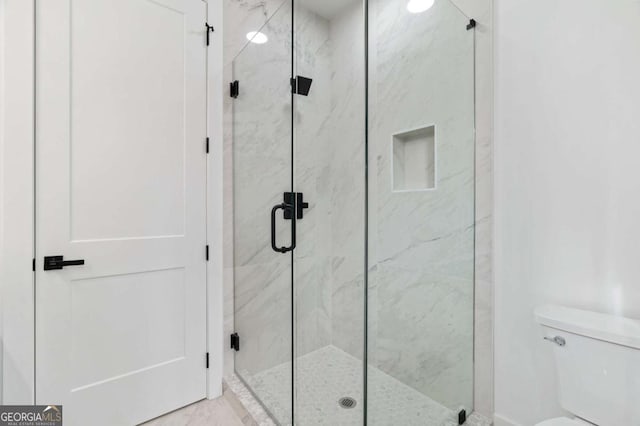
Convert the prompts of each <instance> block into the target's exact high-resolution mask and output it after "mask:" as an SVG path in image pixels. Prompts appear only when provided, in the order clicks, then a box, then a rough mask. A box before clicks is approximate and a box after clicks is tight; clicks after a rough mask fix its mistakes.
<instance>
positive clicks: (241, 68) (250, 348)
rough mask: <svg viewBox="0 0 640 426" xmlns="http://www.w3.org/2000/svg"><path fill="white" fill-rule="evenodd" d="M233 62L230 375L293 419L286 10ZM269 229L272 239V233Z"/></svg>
mask: <svg viewBox="0 0 640 426" xmlns="http://www.w3.org/2000/svg"><path fill="white" fill-rule="evenodd" d="M259 31H260V35H256V36H255V38H254V39H253V41H252V42H249V43H248V44H247V46H246V47H245V48H244V49H243V50H242V52H241V53H240V54H239V55H238V56H237V57H236V58H235V60H234V62H233V78H234V80H237V81H238V95H237V98H235V99H234V100H233V185H234V208H233V210H234V215H233V217H234V293H235V294H234V297H235V301H234V302H235V330H236V332H237V333H238V335H239V338H240V351H238V352H236V353H235V369H236V372H237V373H238V375H239V376H240V378H241V379H242V380H243V381H244V382H245V383H246V384H247V385H248V387H249V388H250V389H251V391H252V392H253V393H254V394H255V395H256V396H257V397H258V399H259V400H260V401H261V402H262V404H263V405H264V406H265V408H266V409H267V410H268V411H269V412H270V414H271V415H272V416H273V417H274V419H275V420H276V421H278V422H279V423H282V424H290V423H291V421H292V420H291V418H292V412H291V411H292V410H291V406H292V398H293V397H292V379H291V376H292V366H291V357H292V296H291V289H292V276H291V253H290V252H285V253H282V252H277V251H274V249H273V248H272V244H275V246H276V247H277V248H281V247H288V246H290V244H291V239H292V222H291V220H285V219H284V218H283V214H284V213H285V209H284V208H282V207H280V208H277V209H276V210H275V211H273V213H274V221H273V222H272V217H271V215H272V210H273V208H274V206H277V205H280V204H282V203H283V193H284V192H291V172H292V170H291V91H290V88H289V76H290V74H291V5H290V3H289V2H285V3H284V4H283V5H282V6H280V8H279V9H278V10H277V12H276V13H275V14H274V15H273V16H272V17H271V18H270V19H269V21H268V22H267V23H266V24H265V25H264V27H263V28H261V29H260V30H259ZM274 226H275V231H276V232H275V241H272V228H273V227H274Z"/></svg>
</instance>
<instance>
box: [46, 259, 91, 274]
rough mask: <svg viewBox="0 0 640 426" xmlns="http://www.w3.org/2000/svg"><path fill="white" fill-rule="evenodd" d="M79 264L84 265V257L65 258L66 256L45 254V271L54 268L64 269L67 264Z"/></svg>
mask: <svg viewBox="0 0 640 426" xmlns="http://www.w3.org/2000/svg"><path fill="white" fill-rule="evenodd" d="M78 265H84V259H78V260H64V256H45V257H44V270H45V271H50V270H52V269H62V268H64V267H65V266H78Z"/></svg>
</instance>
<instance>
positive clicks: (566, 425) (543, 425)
mask: <svg viewBox="0 0 640 426" xmlns="http://www.w3.org/2000/svg"><path fill="white" fill-rule="evenodd" d="M585 425H591V423H588V422H585V421H584V420H579V419H570V418H568V417H556V418H555V419H549V420H545V421H543V422H540V423H538V424H536V426H585Z"/></svg>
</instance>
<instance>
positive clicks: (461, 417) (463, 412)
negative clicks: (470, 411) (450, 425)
mask: <svg viewBox="0 0 640 426" xmlns="http://www.w3.org/2000/svg"><path fill="white" fill-rule="evenodd" d="M466 421H467V411H466V410H460V412H459V413H458V424H459V425H463V424H464V423H465V422H466Z"/></svg>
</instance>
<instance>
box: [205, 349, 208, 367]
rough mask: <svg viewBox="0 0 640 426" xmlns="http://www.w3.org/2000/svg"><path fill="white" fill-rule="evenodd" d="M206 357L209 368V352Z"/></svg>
mask: <svg viewBox="0 0 640 426" xmlns="http://www.w3.org/2000/svg"><path fill="white" fill-rule="evenodd" d="M205 359H206V363H207V368H209V352H207V355H206V356H205Z"/></svg>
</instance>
